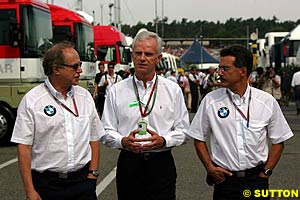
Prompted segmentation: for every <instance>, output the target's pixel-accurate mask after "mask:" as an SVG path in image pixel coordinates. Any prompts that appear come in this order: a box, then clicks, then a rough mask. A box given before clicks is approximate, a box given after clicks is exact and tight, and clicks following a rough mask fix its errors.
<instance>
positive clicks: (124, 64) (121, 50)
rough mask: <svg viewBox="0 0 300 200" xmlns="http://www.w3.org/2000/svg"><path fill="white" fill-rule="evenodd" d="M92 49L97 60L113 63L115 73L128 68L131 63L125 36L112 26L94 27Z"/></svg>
mask: <svg viewBox="0 0 300 200" xmlns="http://www.w3.org/2000/svg"><path fill="white" fill-rule="evenodd" d="M93 28H94V49H95V55H96V57H97V60H98V61H100V62H103V63H105V64H107V63H108V62H113V63H115V64H116V65H115V71H116V72H117V71H119V70H124V71H125V69H126V68H128V65H129V63H130V62H131V56H130V47H129V46H128V45H127V43H126V39H125V36H124V34H123V33H122V32H120V31H119V30H118V29H116V28H115V27H114V26H100V25H97V26H94V27H93Z"/></svg>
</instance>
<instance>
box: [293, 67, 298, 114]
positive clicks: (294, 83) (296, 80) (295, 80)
mask: <svg viewBox="0 0 300 200" xmlns="http://www.w3.org/2000/svg"><path fill="white" fill-rule="evenodd" d="M291 86H292V88H291V91H292V92H294V94H295V102H296V109H297V115H299V114H300V71H299V69H298V71H297V72H295V73H294V75H293V78H292V83H291Z"/></svg>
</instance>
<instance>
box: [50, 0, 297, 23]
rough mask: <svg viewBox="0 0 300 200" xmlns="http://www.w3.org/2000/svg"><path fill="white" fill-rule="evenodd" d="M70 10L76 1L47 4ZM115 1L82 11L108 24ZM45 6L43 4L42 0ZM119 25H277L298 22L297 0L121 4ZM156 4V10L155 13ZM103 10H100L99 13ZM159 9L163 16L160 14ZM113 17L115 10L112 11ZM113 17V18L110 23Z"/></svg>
mask: <svg viewBox="0 0 300 200" xmlns="http://www.w3.org/2000/svg"><path fill="white" fill-rule="evenodd" d="M51 1H54V2H53V3H54V4H56V5H60V6H63V7H66V8H69V9H72V10H75V8H76V5H77V4H76V0H49V2H51ZM114 1H115V0H82V5H83V6H82V7H83V10H84V11H85V12H87V13H89V14H90V15H92V14H93V11H94V12H95V21H96V23H101V22H102V23H103V25H106V24H109V23H110V17H109V6H108V5H109V4H110V3H114ZM44 2H46V0H44ZM120 2H121V22H122V24H129V25H136V24H137V23H138V22H139V21H141V22H142V23H147V22H150V21H152V22H153V19H154V18H155V16H156V14H155V10H157V16H158V17H159V18H160V19H161V18H162V16H164V17H168V23H170V22H172V21H173V20H177V21H181V19H182V18H187V19H188V20H191V21H197V20H206V21H213V22H217V21H220V22H225V21H226V20H227V19H229V18H240V17H241V18H243V19H248V18H254V19H256V18H257V17H262V18H263V19H272V18H273V16H276V17H277V18H278V19H279V20H280V21H286V20H292V21H296V20H298V19H300V0H120ZM155 2H157V9H155ZM101 7H102V9H101ZM162 7H163V8H164V9H163V12H162ZM112 15H113V16H114V9H113V8H112ZM113 19H114V17H112V20H113Z"/></svg>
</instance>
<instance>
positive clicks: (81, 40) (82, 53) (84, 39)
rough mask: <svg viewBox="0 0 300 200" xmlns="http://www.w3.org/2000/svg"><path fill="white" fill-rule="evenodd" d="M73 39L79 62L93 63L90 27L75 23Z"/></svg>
mask: <svg viewBox="0 0 300 200" xmlns="http://www.w3.org/2000/svg"><path fill="white" fill-rule="evenodd" d="M75 38H76V44H77V45H76V49H77V51H78V54H79V57H80V60H82V61H93V59H94V49H93V46H94V45H93V40H94V32H93V28H92V27H91V26H88V25H85V24H82V23H76V24H75Z"/></svg>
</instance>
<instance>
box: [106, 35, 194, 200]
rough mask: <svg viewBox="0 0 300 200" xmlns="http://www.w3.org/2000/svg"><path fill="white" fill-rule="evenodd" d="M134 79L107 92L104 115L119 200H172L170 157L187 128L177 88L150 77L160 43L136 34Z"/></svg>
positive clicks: (155, 37) (173, 169)
mask: <svg viewBox="0 0 300 200" xmlns="http://www.w3.org/2000/svg"><path fill="white" fill-rule="evenodd" d="M132 49H133V52H132V60H133V62H134V66H135V74H134V75H133V76H132V77H129V78H127V79H125V80H123V81H121V82H120V83H117V84H115V85H113V86H112V87H111V89H110V90H109V92H108V94H107V99H106V102H105V106H104V112H103V118H102V119H103V125H104V128H105V130H106V134H105V135H104V136H103V137H101V141H102V142H103V143H104V144H105V145H107V146H109V147H113V148H118V149H121V150H120V155H119V159H118V164H117V176H116V180H117V192H118V199H119V200H139V199H142V200H152V199H155V200H159V199H167V200H175V199H176V191H175V188H176V177H177V175H176V167H175V163H174V159H173V156H172V153H171V149H172V148H173V147H175V146H179V145H181V144H183V142H184V141H185V139H186V136H185V134H184V132H185V131H186V129H187V127H188V125H189V119H188V112H187V109H186V107H185V103H184V98H183V94H182V91H181V89H180V87H179V86H178V84H177V83H174V82H172V81H170V80H168V79H166V78H163V77H161V76H159V75H157V73H156V72H155V66H156V65H157V64H158V63H159V61H160V59H161V51H162V43H161V38H160V37H159V36H158V35H157V34H156V33H153V32H149V31H142V32H140V33H138V34H137V36H136V37H135V39H134V40H133V45H132Z"/></svg>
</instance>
